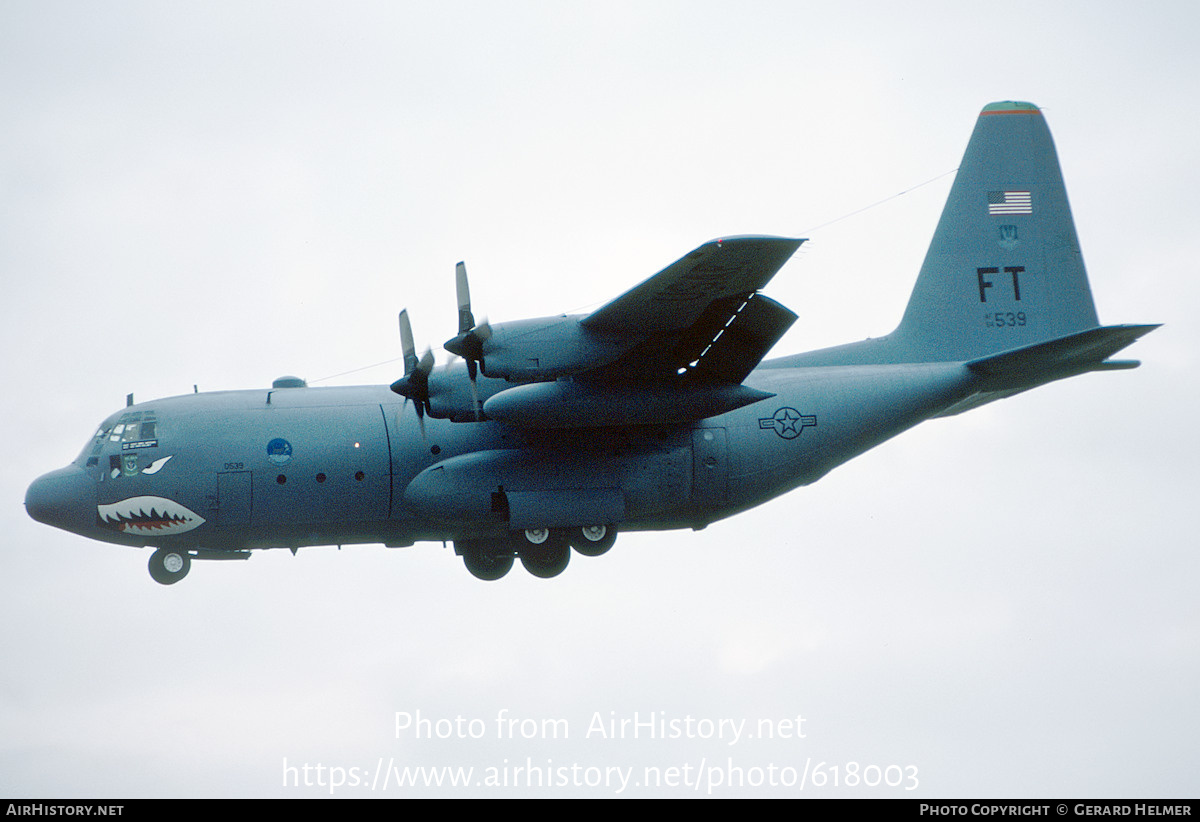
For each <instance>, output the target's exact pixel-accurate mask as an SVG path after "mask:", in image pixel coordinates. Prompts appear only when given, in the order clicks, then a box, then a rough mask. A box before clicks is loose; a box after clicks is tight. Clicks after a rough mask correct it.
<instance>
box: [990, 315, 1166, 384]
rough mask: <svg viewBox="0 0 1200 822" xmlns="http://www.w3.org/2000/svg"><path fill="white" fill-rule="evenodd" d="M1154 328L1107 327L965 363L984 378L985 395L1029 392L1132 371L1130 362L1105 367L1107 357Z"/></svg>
mask: <svg viewBox="0 0 1200 822" xmlns="http://www.w3.org/2000/svg"><path fill="white" fill-rule="evenodd" d="M1156 328H1158V326H1157V325H1110V326H1105V327H1102V328H1092V329H1090V330H1088V331H1081V332H1079V333H1077V334H1070V335H1068V336H1066V337H1060V338H1058V339H1056V340H1050V341H1049V342H1043V343H1037V344H1035V345H1029V346H1025V347H1024V348H1018V349H1016V350H1013V351H1006V352H1004V353H1001V354H994V355H992V356H990V357H983V358H981V359H978V360H972V361H971V362H969V363H967V367H968V368H970V369H971V370H972V371H973V372H975V373H976V374H978V375H979V376H981V377H983V378H984V383H983V386H982V390H984V391H1012V390H1024V389H1026V388H1032V387H1034V386H1036V385H1042V384H1043V383H1047V382H1050V381H1052V380H1057V379H1062V378H1063V377H1070V376H1073V375H1075V374H1082V373H1084V372H1087V371H1107V370H1112V369H1114V368H1131V367H1134V366H1135V365H1136V363H1135V362H1133V361H1130V360H1118V361H1114V362H1111V363H1106V362H1105V360H1107V359H1108V358H1109V357H1111V356H1112V355H1113V354H1115V353H1117V352H1118V351H1120V350H1121V349H1122V348H1125V347H1126V346H1127V345H1131V344H1132V343H1133V342H1135V341H1136V340H1137V339H1138V338H1140V337H1143V336H1145V335H1146V334H1149V333H1150V332H1151V331H1153V330H1154V329H1156Z"/></svg>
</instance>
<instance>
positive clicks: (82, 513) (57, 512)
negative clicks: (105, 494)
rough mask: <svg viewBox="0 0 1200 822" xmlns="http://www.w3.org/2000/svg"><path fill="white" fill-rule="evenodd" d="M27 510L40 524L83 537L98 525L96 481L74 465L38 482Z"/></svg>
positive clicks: (28, 496) (28, 497) (27, 494)
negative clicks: (88, 530) (81, 534)
mask: <svg viewBox="0 0 1200 822" xmlns="http://www.w3.org/2000/svg"><path fill="white" fill-rule="evenodd" d="M25 510H26V511H27V512H28V513H29V516H31V517H33V518H34V519H36V520H37V521H38V522H44V523H45V524H47V525H53V526H54V527H55V528H62V529H64V530H67V531H74V532H76V533H81V532H83V531H85V530H87V529H89V528H91V527H93V526H95V524H96V481H95V479H93V478H92V477H90V476H88V475H87V474H86V473H84V471H83V470H82V469H80V468H78V467H76V466H74V465H68V466H67V467H66V468H59V469H58V470H57V471H51V472H50V473H49V474H43V475H42V476H40V477H38V478H37V479H35V480H34V481H33V482H32V483H31V484H30V486H29V490H28V491H26V492H25Z"/></svg>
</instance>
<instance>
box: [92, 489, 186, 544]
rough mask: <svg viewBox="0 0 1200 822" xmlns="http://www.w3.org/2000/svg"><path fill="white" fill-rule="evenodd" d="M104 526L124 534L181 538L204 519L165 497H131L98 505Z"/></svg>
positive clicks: (97, 510)
mask: <svg viewBox="0 0 1200 822" xmlns="http://www.w3.org/2000/svg"><path fill="white" fill-rule="evenodd" d="M96 512H97V513H98V514H99V515H100V521H101V522H103V523H104V524H105V525H109V526H111V527H113V528H116V529H117V530H118V531H122V532H124V533H126V534H137V535H150V534H154V535H160V536H162V535H167V534H182V533H183V532H185V531H190V530H192V529H193V528H199V527H200V526H201V525H203V524H204V522H205V520H204V517H202V516H200V515H199V514H197V513H196V512H195V511H192V510H191V509H189V508H188V507H187V506H185V505H180V504H179V503H178V502H175V501H174V500H170V499H167V498H165V497H149V496H147V497H130V498H129V499H124V500H121V501H120V502H114V503H112V504H110V505H97V506H96Z"/></svg>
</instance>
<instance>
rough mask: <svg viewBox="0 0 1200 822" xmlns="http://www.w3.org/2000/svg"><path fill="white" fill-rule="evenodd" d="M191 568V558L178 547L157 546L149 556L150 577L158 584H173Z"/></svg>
mask: <svg viewBox="0 0 1200 822" xmlns="http://www.w3.org/2000/svg"><path fill="white" fill-rule="evenodd" d="M191 568H192V558H191V557H190V556H188V554H187V552H186V551H183V550H180V549H178V548H159V549H158V550H157V551H155V552H154V553H153V554H152V555H151V557H150V577H151V578H152V579H153V580H154V581H155V582H157V583H158V584H159V585H174V584H175V583H176V582H179V580H181V579H183V578H184V577H186V576H187V574H188V571H190V570H191Z"/></svg>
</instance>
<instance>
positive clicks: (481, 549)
mask: <svg viewBox="0 0 1200 822" xmlns="http://www.w3.org/2000/svg"><path fill="white" fill-rule="evenodd" d="M454 547H455V549H456V550H457V551H458V553H460V554H462V558H463V564H464V565H466V566H467V570H468V571H470V572H471V574H472V575H473V576H475V577H477V578H479V579H485V580H488V581H491V580H495V579H500V577H502V576H504V575H505V574H507V573H508V572H509V570H511V569H512V567H513V553H512V546H511V545H509V544H508V542H507V540H491V539H471V540H463V541H461V542H456V543H454Z"/></svg>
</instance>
